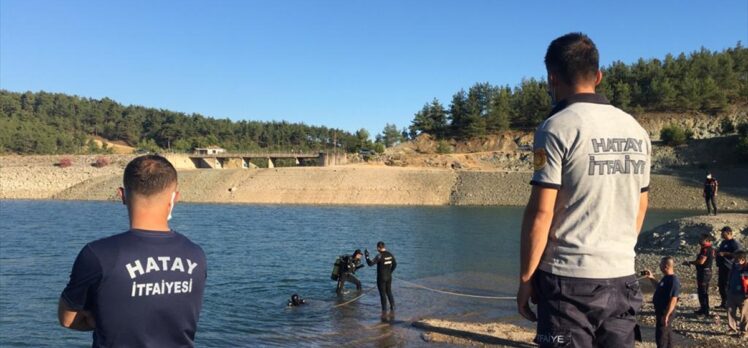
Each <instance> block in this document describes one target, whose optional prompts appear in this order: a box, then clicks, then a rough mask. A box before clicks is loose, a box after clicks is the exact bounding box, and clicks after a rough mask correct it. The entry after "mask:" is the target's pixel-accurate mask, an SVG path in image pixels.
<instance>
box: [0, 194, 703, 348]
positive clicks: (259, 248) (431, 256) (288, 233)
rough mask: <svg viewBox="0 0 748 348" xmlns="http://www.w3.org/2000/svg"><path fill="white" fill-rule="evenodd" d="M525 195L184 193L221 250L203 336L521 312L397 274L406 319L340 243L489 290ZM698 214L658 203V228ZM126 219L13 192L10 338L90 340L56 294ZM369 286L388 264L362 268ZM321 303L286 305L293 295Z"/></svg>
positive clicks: (350, 338)
mask: <svg viewBox="0 0 748 348" xmlns="http://www.w3.org/2000/svg"><path fill="white" fill-rule="evenodd" d="M521 214H522V208H518V207H489V208H484V207H313V206H256V205H206V204H181V205H178V206H177V208H176V209H175V211H174V219H173V220H172V227H173V228H174V229H176V230H177V231H179V232H181V233H183V234H185V235H186V236H188V237H189V238H191V239H192V240H193V241H195V242H197V243H199V244H200V245H201V246H202V247H203V249H204V250H205V252H206V254H207V257H208V285H207V289H206V293H205V302H204V305H203V311H202V314H201V318H200V322H199V325H198V333H197V337H196V343H197V345H198V346H200V347H227V346H297V345H305V346H333V345H335V346H338V345H344V346H355V345H359V346H360V345H361V344H363V345H366V346H403V345H407V346H414V345H420V344H423V343H422V342H421V341H420V339H419V338H418V332H416V331H415V330H413V329H410V328H409V325H410V322H411V321H412V320H414V319H417V318H421V317H448V318H456V319H460V318H471V319H486V318H491V319H501V318H504V319H506V320H516V315H515V314H514V302H513V301H495V300H481V299H472V298H464V297H455V296H449V295H443V294H437V293H431V292H426V291H424V290H422V289H418V288H414V287H412V286H410V285H408V284H406V283H404V282H402V281H400V280H397V279H396V280H395V281H394V283H393V292H394V293H395V300H396V301H397V305H398V310H397V317H396V320H395V321H393V322H392V323H387V324H383V323H381V321H380V320H379V297H378V295H377V293H376V289H374V290H372V291H371V292H368V293H366V294H365V295H364V296H363V297H362V298H361V299H360V300H359V301H356V302H353V303H351V304H350V305H346V306H342V307H337V308H335V307H333V306H334V305H336V304H339V303H342V302H345V301H347V300H350V299H352V298H354V297H356V295H357V294H356V292H355V291H350V292H349V293H347V294H346V295H345V296H344V297H343V298H342V299H339V298H337V297H336V296H335V293H334V286H335V284H334V282H332V281H330V279H329V276H330V271H331V268H332V262H333V261H334V259H335V257H336V256H337V255H340V254H343V253H351V252H352V251H353V250H354V249H356V248H361V249H364V248H368V249H369V250H370V251H373V250H374V249H375V248H374V245H375V243H376V242H377V241H379V240H384V241H385V242H387V244H388V246H389V247H390V248H389V249H390V251H392V252H393V253H394V254H395V256H396V257H397V259H398V268H397V272H396V273H395V275H396V276H397V277H399V278H401V279H405V280H408V281H412V282H416V283H418V284H421V285H424V286H428V287H432V288H437V289H443V290H449V291H457V292H464V293H470V294H476V295H492V296H512V295H513V294H514V292H515V290H516V278H517V267H518V266H517V265H518V248H519V232H518V231H519V225H520V220H521ZM690 214H693V212H686V211H667V212H666V211H650V212H649V214H648V217H647V221H646V222H645V225H646V226H645V228H647V227H651V226H655V225H657V224H660V223H663V222H665V221H667V220H669V219H672V218H676V217H682V216H686V215H690ZM126 229H127V218H126V210H125V208H124V206H122V205H120V204H115V203H109V202H56V201H0V346H2V347H42V346H54V347H57V346H77V347H84V346H90V343H91V335H90V333H82V332H74V331H70V330H66V329H62V328H61V327H59V325H58V324H57V301H58V299H59V295H60V292H61V291H62V289H63V288H64V287H65V284H66V283H67V278H68V275H69V272H70V268H71V266H72V264H73V261H74V260H75V256H76V255H77V253H78V251H79V250H80V249H81V247H82V246H83V245H85V243H87V242H89V241H91V240H94V239H98V238H102V237H106V236H109V235H112V234H115V233H119V232H122V231H124V230H126ZM358 276H359V279H360V280H361V281H362V282H363V284H364V287H365V288H370V287H372V286H374V285H375V277H376V274H375V269H374V268H368V267H367V268H364V269H361V270H360V271H359V272H358ZM295 292H296V293H299V294H301V295H302V297H306V298H307V299H308V300H309V305H307V306H304V307H300V308H292V309H289V308H286V306H285V303H286V300H287V299H288V297H290V295H291V294H292V293H295Z"/></svg>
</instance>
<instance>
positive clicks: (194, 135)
mask: <svg viewBox="0 0 748 348" xmlns="http://www.w3.org/2000/svg"><path fill="white" fill-rule="evenodd" d="M90 136H101V137H104V138H106V139H109V140H120V141H124V142H125V143H127V144H129V145H131V146H135V147H138V148H140V149H143V150H146V151H152V152H157V151H161V150H171V151H176V152H189V151H191V150H192V149H193V148H195V147H205V146H210V145H217V146H221V147H223V148H225V149H227V150H229V151H265V150H267V151H284V150H295V151H319V150H324V149H329V148H333V147H334V146H337V147H338V148H341V149H345V150H346V151H349V152H353V151H357V150H358V149H360V148H361V147H362V144H361V141H360V138H359V137H357V136H356V135H354V134H351V133H349V132H344V131H341V130H339V129H333V128H327V127H315V126H307V125H305V124H292V123H288V122H257V121H238V122H232V121H230V120H228V119H214V118H210V117H205V116H203V115H199V114H191V115H187V114H184V113H179V112H173V111H168V110H162V109H154V108H146V107H142V106H123V105H122V104H119V103H117V102H115V101H113V100H111V99H108V98H104V99H100V100H99V99H90V98H81V97H77V96H69V95H65V94H59V93H46V92H37V93H32V92H26V93H15V92H10V91H5V90H0V153H19V154H54V153H106V152H108V150H107V149H103V150H102V149H99V148H98V147H97V146H96V145H95V144H92V143H89V139H90Z"/></svg>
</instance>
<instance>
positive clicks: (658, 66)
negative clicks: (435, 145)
mask: <svg viewBox="0 0 748 348" xmlns="http://www.w3.org/2000/svg"><path fill="white" fill-rule="evenodd" d="M601 70H602V72H603V80H602V83H601V84H600V85H599V86H598V89H597V92H598V93H601V94H603V95H605V96H606V97H607V98H608V99H609V100H610V101H611V103H612V104H613V105H615V106H617V107H619V108H622V109H623V110H626V111H628V112H630V113H632V114H634V115H639V114H641V113H643V112H647V111H655V112H657V111H663V112H665V111H666V112H704V113H708V114H713V115H717V114H719V113H720V112H722V111H723V110H724V109H725V108H726V107H727V106H728V105H731V104H736V103H745V102H748V49H746V48H745V47H743V46H742V44H741V43H740V42H738V43H737V45H736V46H735V47H733V48H729V49H726V50H723V51H720V52H717V51H714V52H713V51H710V50H707V49H705V48H702V49H701V50H699V51H695V52H692V53H690V54H688V55H686V54H685V53H681V54H679V55H678V56H677V57H676V56H673V55H672V54H668V55H667V56H665V58H664V59H643V58H642V59H639V60H638V61H637V62H636V63H633V64H625V63H623V62H620V61H618V62H614V63H612V64H611V65H610V66H607V67H603V68H602V69H601ZM550 110H551V100H550V97H549V96H548V92H547V85H546V82H545V81H544V80H542V79H541V80H538V79H526V80H523V81H522V82H521V83H520V84H519V85H518V86H516V87H514V88H511V87H509V86H508V85H504V86H495V85H491V84H490V83H487V82H485V83H476V84H475V85H473V86H471V87H470V88H469V89H468V90H467V91H465V90H464V89H461V90H459V91H458V92H457V93H455V94H454V95H453V96H452V100H451V101H450V103H449V105H448V106H446V107H445V106H444V105H443V104H442V103H441V102H440V101H439V100H437V99H434V100H432V101H431V102H430V103H426V104H425V105H424V106H423V108H422V109H421V110H419V111H418V112H417V113H416V114H415V117H414V119H413V121H412V123H411V125H410V127H409V135H410V136H411V137H414V136H417V135H418V134H421V133H428V134H431V135H432V136H435V137H437V138H440V139H446V138H457V139H467V138H472V137H476V136H482V135H486V134H492V133H496V132H499V131H502V130H506V129H510V128H513V129H532V128H534V127H535V126H537V125H538V124H539V123H540V122H541V121H542V120H544V119H545V118H546V117H547V116H548V113H549V112H550Z"/></svg>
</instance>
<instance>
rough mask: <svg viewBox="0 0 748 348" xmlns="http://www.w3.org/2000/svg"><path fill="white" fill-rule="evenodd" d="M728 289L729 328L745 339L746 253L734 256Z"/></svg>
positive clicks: (747, 322) (747, 305)
mask: <svg viewBox="0 0 748 348" xmlns="http://www.w3.org/2000/svg"><path fill="white" fill-rule="evenodd" d="M733 259H734V263H733V265H732V269H731V270H730V279H729V281H728V288H727V326H728V327H729V328H730V330H732V331H733V332H736V333H738V334H739V335H741V336H743V337H745V336H746V335H747V334H748V332H746V329H748V301H746V300H745V299H746V292H748V262H747V261H746V254H745V251H737V252H735V254H734V258H733Z"/></svg>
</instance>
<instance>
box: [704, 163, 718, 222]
mask: <svg viewBox="0 0 748 348" xmlns="http://www.w3.org/2000/svg"><path fill="white" fill-rule="evenodd" d="M718 190H719V182H718V181H717V179H715V178H714V177H713V176H712V173H711V172H706V180H704V193H702V196H704V200H705V201H706V214H707V215H710V214H711V213H712V211H711V210H710V208H711V209H714V215H717V191H718ZM710 203H711V207H710V206H709V204H710Z"/></svg>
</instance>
